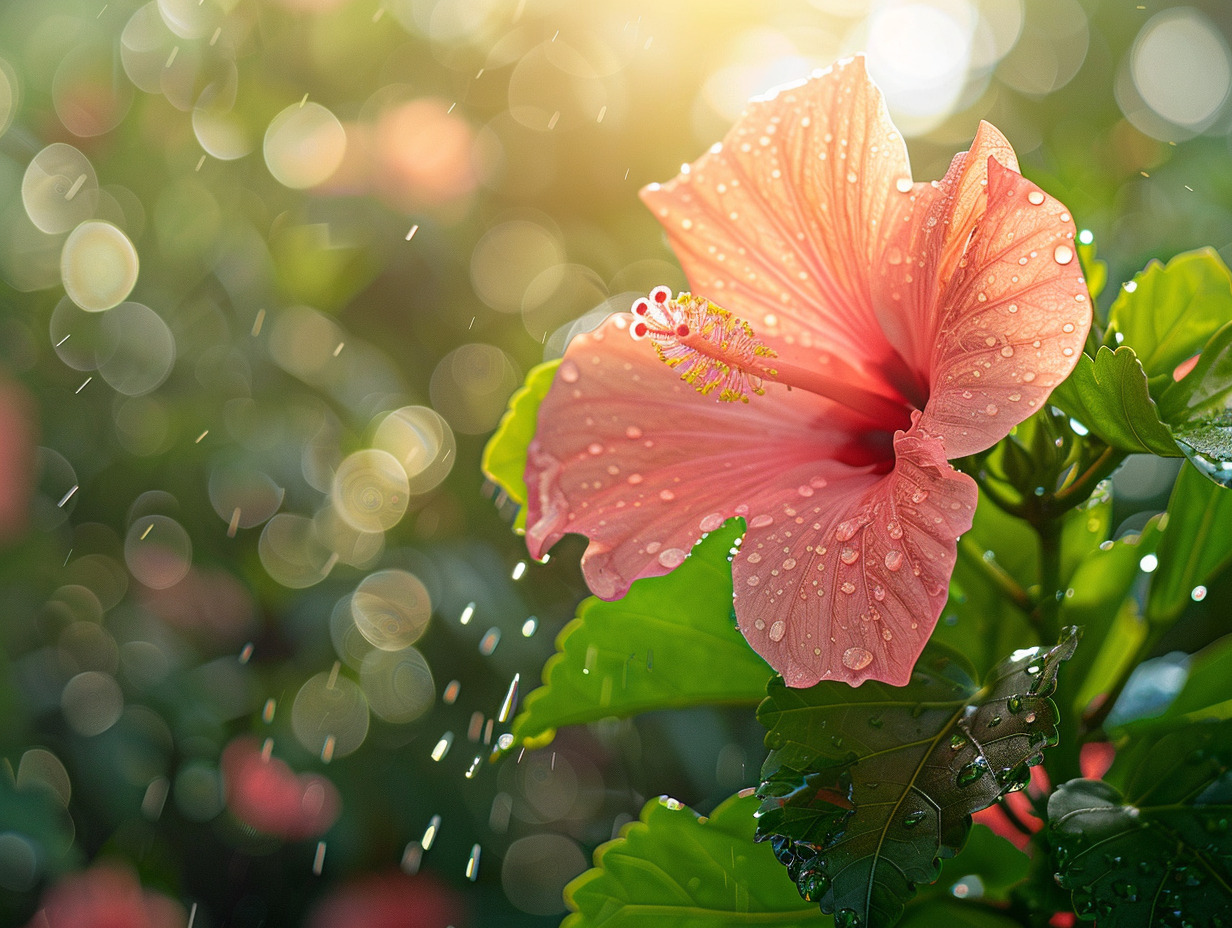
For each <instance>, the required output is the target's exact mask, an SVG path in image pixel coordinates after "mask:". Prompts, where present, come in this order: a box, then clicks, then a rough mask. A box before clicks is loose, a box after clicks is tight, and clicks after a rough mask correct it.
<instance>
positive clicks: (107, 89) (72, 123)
mask: <svg viewBox="0 0 1232 928" xmlns="http://www.w3.org/2000/svg"><path fill="white" fill-rule="evenodd" d="M51 99H52V105H53V106H54V107H55V111H56V115H57V116H59V117H60V122H61V124H62V125H63V126H64V128H66V129H67V130H68V131H69V132H71V133H73V135H76V136H78V137H81V138H92V137H94V136H97V135H103V134H104V133H107V132H110V131H111V130H112V129H114V128H115V127H116V126H118V125H119V124H120V123H121V121H122V120H123V119H124V117H125V116H126V115H127V114H128V110H129V107H130V106H131V105H132V102H133V88H132V85H131V84H130V83H129V82H128V81H126V80H125V79H124V77H123V76H122V75H121V74H120V73H118V71H117V69H116V67H115V51H114V50H113V49H112V47H111V44H110V43H108V42H97V41H95V42H88V43H86V44H83V45H79V46H77V47H76V48H74V49H73V50H72V51H70V52H69V53H68V54H67V55H65V56H64V58H63V60H61V62H60V64H59V66H58V67H57V68H56V73H55V76H54V77H53V78H52V81H51Z"/></svg>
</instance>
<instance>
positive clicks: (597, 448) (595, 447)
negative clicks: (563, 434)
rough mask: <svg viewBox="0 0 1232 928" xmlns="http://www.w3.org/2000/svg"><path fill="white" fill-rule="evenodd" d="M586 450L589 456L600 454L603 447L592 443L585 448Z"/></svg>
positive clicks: (594, 442) (595, 442)
mask: <svg viewBox="0 0 1232 928" xmlns="http://www.w3.org/2000/svg"><path fill="white" fill-rule="evenodd" d="M586 450H587V451H589V452H590V453H591V454H602V453H603V446H602V445H601V444H599V443H598V442H597V441H592V442H591V443H590V444H589V445H587V446H586Z"/></svg>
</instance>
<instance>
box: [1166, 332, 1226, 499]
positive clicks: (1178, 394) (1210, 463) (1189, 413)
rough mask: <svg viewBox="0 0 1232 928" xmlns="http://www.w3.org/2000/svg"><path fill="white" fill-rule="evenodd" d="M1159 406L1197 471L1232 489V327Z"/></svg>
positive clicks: (1216, 338)
mask: <svg viewBox="0 0 1232 928" xmlns="http://www.w3.org/2000/svg"><path fill="white" fill-rule="evenodd" d="M1159 405H1160V408H1161V409H1162V410H1163V412H1164V416H1165V418H1166V419H1167V420H1168V424H1169V425H1170V426H1172V432H1173V434H1174V435H1175V436H1176V441H1177V444H1178V445H1179V446H1180V448H1181V450H1182V451H1183V452H1184V453H1185V456H1186V457H1187V458H1189V460H1190V461H1191V462H1192V463H1193V465H1194V467H1196V468H1198V470H1199V471H1201V472H1202V474H1203V475H1204V476H1206V477H1208V478H1209V479H1211V480H1213V481H1215V482H1216V483H1218V484H1219V485H1221V486H1224V487H1227V486H1232V323H1229V324H1228V325H1225V326H1224V327H1223V328H1222V329H1220V330H1219V331H1218V332H1216V333H1215V335H1214V336H1212V338H1211V340H1210V342H1208V343H1207V345H1206V347H1205V348H1203V349H1202V357H1201V358H1199V359H1198V363H1197V365H1196V366H1195V367H1194V369H1193V370H1192V371H1190V373H1189V375H1188V376H1186V377H1184V378H1183V379H1181V380H1179V381H1178V382H1176V383H1175V384H1173V385H1172V386H1171V387H1169V388H1168V390H1167V392H1165V393H1164V395H1163V397H1162V398H1161V399H1160V404H1159Z"/></svg>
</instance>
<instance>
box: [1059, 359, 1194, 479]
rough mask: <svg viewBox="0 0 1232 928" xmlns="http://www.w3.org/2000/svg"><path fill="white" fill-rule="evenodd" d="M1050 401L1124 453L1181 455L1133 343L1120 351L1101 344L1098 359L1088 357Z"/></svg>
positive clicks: (1079, 362)
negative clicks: (1160, 413)
mask: <svg viewBox="0 0 1232 928" xmlns="http://www.w3.org/2000/svg"><path fill="white" fill-rule="evenodd" d="M1049 402H1050V403H1053V404H1055V405H1057V406H1060V407H1061V408H1062V409H1064V410H1065V411H1066V412H1067V413H1069V414H1070V415H1071V416H1073V417H1074V418H1075V419H1077V420H1078V421H1079V422H1081V423H1082V424H1083V425H1084V426H1086V427H1087V428H1088V429H1090V430H1091V432H1092V433H1094V434H1095V435H1097V436H1098V437H1099V438H1101V439H1102V440H1103V441H1104V442H1106V443H1107V444H1109V445H1111V446H1112V447H1114V448H1117V449H1119V450H1121V451H1129V452H1149V453H1151V454H1158V455H1161V456H1163V457H1179V456H1180V454H1181V451H1180V449H1178V448H1177V446H1176V442H1175V441H1174V440H1173V438H1172V432H1171V431H1170V430H1169V429H1168V427H1167V426H1166V425H1165V424H1164V423H1163V422H1161V421H1160V418H1159V410H1158V408H1157V407H1156V405H1155V401H1154V400H1152V399H1151V394H1150V392H1149V391H1148V389H1147V379H1146V372H1145V371H1144V370H1143V369H1142V364H1141V362H1140V361H1139V360H1138V356H1137V355H1136V354H1134V350H1133V349H1132V348H1130V347H1129V346H1128V345H1122V346H1121V347H1119V348H1117V349H1116V351H1113V350H1111V349H1110V348H1108V347H1107V346H1105V345H1101V346H1100V348H1099V350H1098V351H1097V352H1096V354H1095V357H1094V358H1092V357H1091V356H1090V355H1088V354H1084V355H1083V356H1082V357H1081V358H1080V359H1079V361H1078V366H1077V367H1075V368H1074V372H1073V373H1072V374H1070V376H1069V378H1068V379H1067V380H1066V381H1065V382H1064V383H1062V384H1061V385H1060V386H1059V387H1057V388H1056V389H1055V390H1054V391H1053V392H1052V396H1051V397H1050V398H1049Z"/></svg>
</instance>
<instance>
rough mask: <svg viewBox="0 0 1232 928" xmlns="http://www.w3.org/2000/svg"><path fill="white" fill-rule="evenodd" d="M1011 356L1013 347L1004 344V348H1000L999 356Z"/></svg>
mask: <svg viewBox="0 0 1232 928" xmlns="http://www.w3.org/2000/svg"><path fill="white" fill-rule="evenodd" d="M1013 356H1014V349H1013V348H1011V347H1010V346H1009V345H1006V346H1005V347H1004V348H1002V349H1001V357H1003V358H1012V357H1013Z"/></svg>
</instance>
